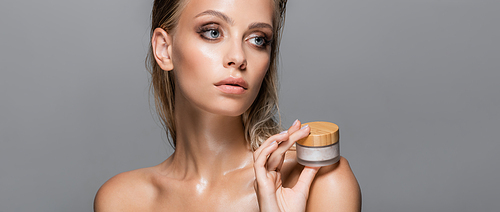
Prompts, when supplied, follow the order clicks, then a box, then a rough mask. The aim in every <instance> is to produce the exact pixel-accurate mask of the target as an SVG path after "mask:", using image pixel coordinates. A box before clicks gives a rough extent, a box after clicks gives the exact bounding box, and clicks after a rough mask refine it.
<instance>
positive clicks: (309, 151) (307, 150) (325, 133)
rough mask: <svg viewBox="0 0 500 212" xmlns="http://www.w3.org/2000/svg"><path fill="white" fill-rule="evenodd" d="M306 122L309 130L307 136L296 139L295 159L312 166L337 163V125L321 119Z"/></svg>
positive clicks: (338, 153) (338, 150)
mask: <svg viewBox="0 0 500 212" xmlns="http://www.w3.org/2000/svg"><path fill="white" fill-rule="evenodd" d="M306 124H307V125H309V127H310V128H311V131H310V133H309V136H307V137H305V138H302V139H300V140H298V141H297V145H296V150H297V161H298V162H299V163H300V164H302V165H304V166H312V167H318V166H328V165H331V164H334V163H337V162H338V161H339V160H340V146H339V127H338V126H337V125H336V124H334V123H330V122H322V121H318V122H310V123H306ZM306 124H304V125H306Z"/></svg>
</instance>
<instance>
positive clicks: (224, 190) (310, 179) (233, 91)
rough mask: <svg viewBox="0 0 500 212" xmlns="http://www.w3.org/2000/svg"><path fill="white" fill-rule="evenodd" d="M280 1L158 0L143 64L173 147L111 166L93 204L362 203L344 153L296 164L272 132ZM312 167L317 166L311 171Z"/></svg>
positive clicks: (287, 207) (292, 207) (352, 207)
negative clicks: (156, 160)
mask: <svg viewBox="0 0 500 212" xmlns="http://www.w3.org/2000/svg"><path fill="white" fill-rule="evenodd" d="M285 3H286V0H252V1H250V0H210V1H206V0H205V1H204V0H180V1H173V0H172V1H165V0H164V1H161V0H157V1H155V3H154V6H153V12H152V33H151V34H152V38H151V49H150V55H149V57H150V63H151V64H150V65H151V73H152V87H153V91H154V94H155V100H156V107H157V109H158V113H159V115H160V117H161V119H162V121H163V123H164V125H165V126H166V128H167V130H168V132H169V133H170V136H171V139H172V141H173V143H174V145H175V152H174V153H173V154H172V155H171V156H170V157H169V158H168V159H167V160H165V161H164V162H162V163H161V164H159V165H157V166H154V167H150V168H144V169H138V170H134V171H129V172H125V173H121V174H118V175H116V176H115V177H113V178H111V179H110V180H109V181H107V182H106V183H105V184H104V185H103V186H102V187H101V188H100V189H99V191H98V193H97V195H96V199H95V203H94V204H95V205H94V209H95V211H259V210H260V211H359V210H360V201H361V195H360V191H359V186H358V183H357V181H356V179H355V177H354V175H353V173H352V171H351V169H350V167H349V164H348V162H347V160H345V159H344V158H341V160H340V161H339V162H338V163H336V164H334V165H331V166H327V167H322V168H321V169H319V168H312V167H303V166H301V165H299V164H298V163H297V162H296V160H295V152H294V151H292V150H289V149H290V147H291V146H292V145H293V143H295V141H297V140H298V139H300V138H303V137H305V136H307V135H308V133H309V130H310V129H309V127H307V126H305V127H300V126H301V123H300V121H298V120H297V121H295V122H294V123H293V124H292V126H291V127H290V128H289V129H288V130H287V131H283V132H281V133H278V132H279V131H280V130H279V128H280V127H279V125H278V124H277V123H276V121H275V120H274V118H273V117H274V114H275V111H276V109H277V91H276V90H277V88H276V55H277V50H278V44H279V37H280V32H281V31H280V30H281V25H282V23H283V16H284V10H285ZM318 170H319V172H318Z"/></svg>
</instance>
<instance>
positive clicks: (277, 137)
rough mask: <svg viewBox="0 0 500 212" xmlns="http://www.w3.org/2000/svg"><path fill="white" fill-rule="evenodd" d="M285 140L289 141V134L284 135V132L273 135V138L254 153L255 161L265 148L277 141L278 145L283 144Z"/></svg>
mask: <svg viewBox="0 0 500 212" xmlns="http://www.w3.org/2000/svg"><path fill="white" fill-rule="evenodd" d="M284 140H288V134H287V133H284V132H281V133H280V134H276V135H273V136H271V137H269V138H268V139H267V140H266V141H264V143H262V144H261V145H260V147H259V148H257V149H256V150H255V151H254V153H253V154H254V160H255V158H257V156H258V155H259V154H260V153H261V152H262V150H263V149H264V148H266V147H267V146H269V145H270V144H271V143H272V142H273V141H276V142H278V143H281V142H283V141H284Z"/></svg>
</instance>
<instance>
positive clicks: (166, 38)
mask: <svg viewBox="0 0 500 212" xmlns="http://www.w3.org/2000/svg"><path fill="white" fill-rule="evenodd" d="M151 45H152V47H153V55H154V57H155V60H156V62H157V63H158V65H159V66H160V68H161V69H163V70H165V71H171V70H173V69H174V64H173V63H172V57H171V56H172V38H171V36H170V35H169V34H168V33H167V32H166V31H165V30H164V29H162V28H156V29H155V31H154V32H153V37H152V38H151Z"/></svg>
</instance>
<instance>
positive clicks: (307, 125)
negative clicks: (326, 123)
mask: <svg viewBox="0 0 500 212" xmlns="http://www.w3.org/2000/svg"><path fill="white" fill-rule="evenodd" d="M306 127H309V124H306V125H304V126H303V127H301V128H300V129H301V130H303V129H305V128H306Z"/></svg>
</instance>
